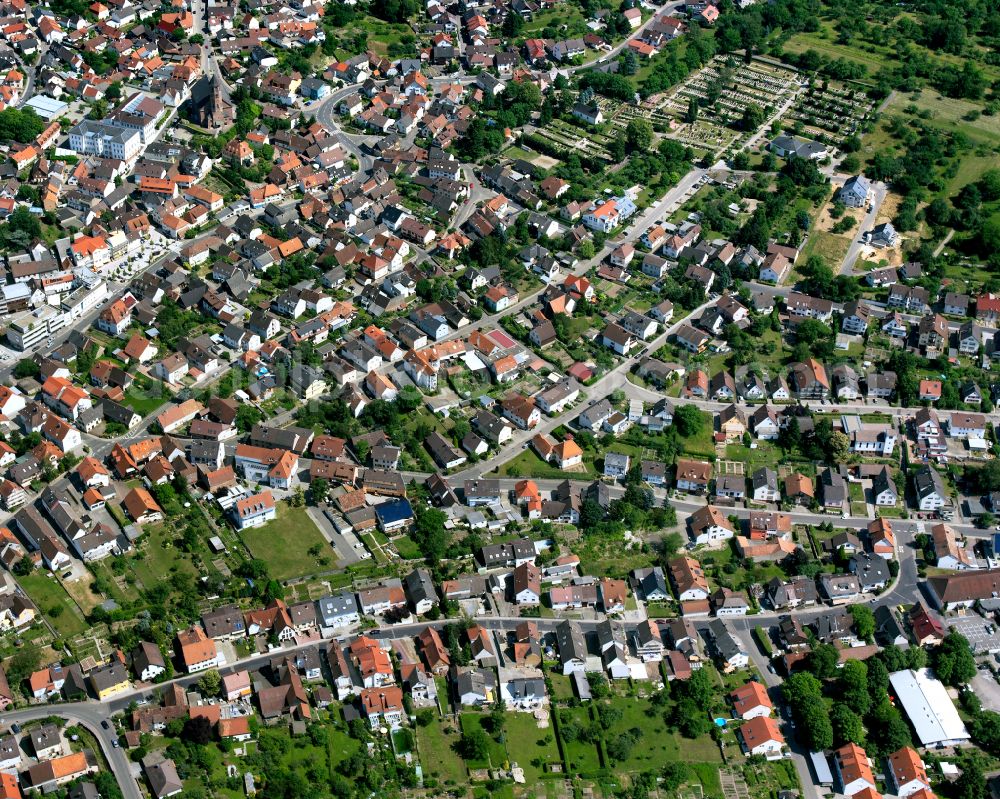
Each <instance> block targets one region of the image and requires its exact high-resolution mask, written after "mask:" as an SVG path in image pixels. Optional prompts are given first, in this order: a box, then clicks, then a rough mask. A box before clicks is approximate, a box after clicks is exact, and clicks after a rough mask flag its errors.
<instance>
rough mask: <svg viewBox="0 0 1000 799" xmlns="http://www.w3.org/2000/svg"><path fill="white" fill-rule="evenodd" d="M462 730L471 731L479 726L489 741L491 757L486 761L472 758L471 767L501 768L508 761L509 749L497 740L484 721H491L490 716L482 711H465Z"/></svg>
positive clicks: (462, 717) (462, 716)
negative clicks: (484, 724)
mask: <svg viewBox="0 0 1000 799" xmlns="http://www.w3.org/2000/svg"><path fill="white" fill-rule="evenodd" d="M460 718H461V724H462V732H469V731H471V730H474V729H476V728H477V727H478V728H479V729H481V730H482V731H483V732H484V733H486V738H487V740H488V741H489V759H488V760H485V761H477V760H470V761H468V762H469V768H500V767H502V766H503V764H504V763H505V762H506V761H507V750H506V749H505V748H504V745H503V744H502V743H500V742H499V741H497V740H496V739H495V738H494V737H493V736H492V735H491V734H490V731H489V729H488V728H487V727H485V726H483V722H484V721H486V722H487V725H488V723H489V721H488V720H489V716H486V715H483V714H482V713H463V714H462V715H461V717H460Z"/></svg>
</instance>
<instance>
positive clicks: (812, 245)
mask: <svg viewBox="0 0 1000 799" xmlns="http://www.w3.org/2000/svg"><path fill="white" fill-rule="evenodd" d="M850 246H851V234H849V233H845V234H838V233H830V232H829V231H826V230H813V231H812V232H810V233H809V241H807V242H806V246H805V247H804V248H803V249H804V251H803V253H802V257H803V258H804V259H805V260H803V261H800V263H805V261H807V260H809V258H811V257H812V256H814V255H818V256H819V257H820V258H822V259H823V260H824V261H825V262H826V265H827V266H829V267H830V268H831V269H833V270H834V272H835V273H836V272H837V270H838V268H839V266H840V264H841V262H842V261H843V260H844V256H845V255H847V251H848V249H850Z"/></svg>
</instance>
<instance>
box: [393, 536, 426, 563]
mask: <svg viewBox="0 0 1000 799" xmlns="http://www.w3.org/2000/svg"><path fill="white" fill-rule="evenodd" d="M392 545H393V546H394V547H395V548H396V551H397V552H398V553H399V557H401V558H403V559H404V560H420V559H421V558H422V557H423V556H424V555H423V553H422V552H421V551H420V547H418V546H417V544H416V542H415V541H414V540H413V539H412V538H410V537H409V536H408V535H401V536H400V537H399V538H394V539H393V541H392Z"/></svg>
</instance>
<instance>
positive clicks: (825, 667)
mask: <svg viewBox="0 0 1000 799" xmlns="http://www.w3.org/2000/svg"><path fill="white" fill-rule="evenodd" d="M839 663H840V653H839V652H838V651H837V647H835V646H833V645H832V644H820V645H819V646H817V647H816V648H815V649H814V650H813V651H812V652H810V653H809V660H808V665H809V671H810V672H812V673H813V674H814V675H816V677H818V678H819V679H821V680H825V679H828V678H830V677H833V676H834V675H835V674H836V673H837V666H838V665H839Z"/></svg>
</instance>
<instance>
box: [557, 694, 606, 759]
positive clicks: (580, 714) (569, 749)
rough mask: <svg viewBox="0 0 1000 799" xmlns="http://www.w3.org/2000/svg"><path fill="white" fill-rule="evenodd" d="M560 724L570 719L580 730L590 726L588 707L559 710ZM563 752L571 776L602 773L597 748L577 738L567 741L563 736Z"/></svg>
mask: <svg viewBox="0 0 1000 799" xmlns="http://www.w3.org/2000/svg"><path fill="white" fill-rule="evenodd" d="M558 712H559V719H560V722H562V721H563V719H565V718H566V717H569V718H570V719H571V720H572V721H573V723H574V724H575V725H576V726H577V727H578V728H579V729H581V730H582V729H585V728H587V727H589V726H590V724H591V719H590V711H589V710H588V709H587V708H586V707H569V708H560V709H559V711H558ZM563 751H564V752H565V753H566V760H567V764H566V765H567V767H568V768H569V773H570V774H593V773H594V772H597V771H600V769H601V759H600V756H599V755H598V753H597V746H596V745H595V744H593V743H588V742H587V741H582V740H580V739H579V738H577V739H576V740H574V741H567V740H566V738H565V736H563Z"/></svg>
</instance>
